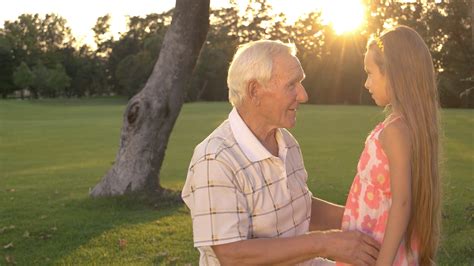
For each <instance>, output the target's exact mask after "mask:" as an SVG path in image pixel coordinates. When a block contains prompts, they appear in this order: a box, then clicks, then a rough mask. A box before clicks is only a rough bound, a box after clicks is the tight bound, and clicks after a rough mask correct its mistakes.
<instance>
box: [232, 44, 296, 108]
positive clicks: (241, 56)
mask: <svg viewBox="0 0 474 266" xmlns="http://www.w3.org/2000/svg"><path fill="white" fill-rule="evenodd" d="M278 55H292V56H296V47H295V45H294V44H292V43H288V44H286V43H283V42H281V41H271V40H261V41H255V42H249V43H247V44H244V45H241V46H239V49H238V50H237V52H236V53H235V55H234V58H233V59H232V62H231V63H230V67H229V72H228V74H227V86H228V87H229V102H230V103H231V104H232V105H233V106H239V105H240V104H241V103H242V100H243V99H244V97H245V95H246V88H247V86H248V83H249V82H250V81H252V80H255V81H257V82H259V83H260V84H263V85H266V84H267V83H268V82H269V81H270V79H271V77H272V68H273V60H274V58H275V57H276V56H278Z"/></svg>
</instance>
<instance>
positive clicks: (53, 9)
mask: <svg viewBox="0 0 474 266" xmlns="http://www.w3.org/2000/svg"><path fill="white" fill-rule="evenodd" d="M322 1H323V0H268V2H269V3H270V4H271V5H272V6H273V7H274V10H275V11H276V12H278V13H279V12H284V13H285V14H286V15H287V17H288V20H289V21H290V22H292V21H294V20H296V18H297V17H298V16H299V15H302V14H304V13H307V12H310V11H313V10H315V9H318V8H319V7H320V6H321V2H322ZM330 1H335V0H330ZM341 1H342V0H341ZM344 1H347V0H344ZM228 2H229V1H228V0H211V8H218V7H223V6H226V5H228ZM246 2H248V0H237V3H238V4H239V5H242V6H243V5H245V3H246ZM174 5H175V1H174V0H133V1H125V0H116V1H106V0H81V1H77V0H14V1H4V3H2V6H1V8H0V23H1V24H0V27H1V28H3V24H4V21H5V20H16V19H17V18H18V16H19V15H21V14H24V13H31V14H35V13H38V14H40V15H44V14H48V13H55V14H58V15H60V16H62V17H64V18H65V19H66V20H67V22H68V25H69V27H70V28H71V29H72V33H73V35H74V36H75V37H76V39H77V40H78V41H79V42H81V43H88V44H92V43H93V32H92V30H91V28H92V27H93V26H94V25H95V22H96V20H97V18H98V17H100V16H104V15H105V14H108V13H109V14H111V15H112V21H111V31H112V32H113V33H114V35H116V36H117V35H118V32H125V31H126V16H127V15H128V16H145V15H146V14H150V13H160V12H164V11H167V10H169V9H171V8H173V7H174Z"/></svg>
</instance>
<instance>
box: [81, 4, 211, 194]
mask: <svg viewBox="0 0 474 266" xmlns="http://www.w3.org/2000/svg"><path fill="white" fill-rule="evenodd" d="M209 1H210V0H176V7H175V9H174V13H173V19H172V22H171V25H170V28H169V30H168V31H167V32H166V35H165V38H164V41H163V44H162V47H161V51H160V55H159V57H158V61H157V62H156V64H155V66H154V69H153V72H152V73H151V75H150V77H149V78H148V81H147V83H146V84H145V86H144V88H143V89H142V90H141V91H140V92H139V93H138V94H136V95H135V96H134V97H133V98H131V99H130V101H129V102H128V106H127V108H126V110H125V113H124V117H123V127H122V132H121V137H120V147H119V150H118V152H117V155H116V159H115V162H114V164H113V166H112V168H111V169H109V171H108V172H107V173H106V174H105V176H104V177H103V178H102V180H101V182H100V183H99V184H97V185H96V186H95V187H94V188H93V189H92V191H91V193H90V195H91V196H92V197H100V196H113V195H123V194H126V193H129V192H135V191H143V192H154V191H160V190H161V189H162V188H161V185H160V179H159V172H160V169H161V165H162V163H163V159H164V156H165V150H166V147H167V144H168V139H169V136H170V134H171V131H172V129H173V126H174V124H175V122H176V119H177V117H178V115H179V112H180V110H181V107H182V105H183V101H184V90H185V86H186V85H187V82H188V81H189V79H190V77H191V74H192V71H193V69H194V66H195V64H196V61H197V58H198V56H199V52H200V50H201V48H202V45H203V44H204V41H205V39H206V35H207V31H208V28H209Z"/></svg>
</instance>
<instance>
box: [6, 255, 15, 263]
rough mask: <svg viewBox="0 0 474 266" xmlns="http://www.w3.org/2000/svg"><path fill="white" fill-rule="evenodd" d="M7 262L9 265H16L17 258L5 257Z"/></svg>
mask: <svg viewBox="0 0 474 266" xmlns="http://www.w3.org/2000/svg"><path fill="white" fill-rule="evenodd" d="M5 261H6V262H7V265H15V264H16V261H15V258H14V257H13V256H12V255H5Z"/></svg>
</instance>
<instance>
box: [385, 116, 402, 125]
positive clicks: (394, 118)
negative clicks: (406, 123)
mask: <svg viewBox="0 0 474 266" xmlns="http://www.w3.org/2000/svg"><path fill="white" fill-rule="evenodd" d="M398 119H402V116H401V115H395V116H393V117H388V118H387V120H385V121H383V126H384V127H386V126H387V125H389V124H391V123H393V122H395V121H397V120H398Z"/></svg>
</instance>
